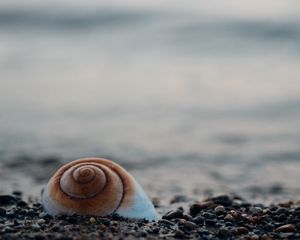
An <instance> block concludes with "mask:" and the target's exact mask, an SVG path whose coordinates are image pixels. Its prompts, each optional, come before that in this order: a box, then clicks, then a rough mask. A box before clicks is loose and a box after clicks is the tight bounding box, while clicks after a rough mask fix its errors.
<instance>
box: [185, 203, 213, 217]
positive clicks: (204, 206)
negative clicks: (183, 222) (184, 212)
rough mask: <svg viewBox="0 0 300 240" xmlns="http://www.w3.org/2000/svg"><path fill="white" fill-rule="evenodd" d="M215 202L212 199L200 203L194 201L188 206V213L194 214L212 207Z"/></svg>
mask: <svg viewBox="0 0 300 240" xmlns="http://www.w3.org/2000/svg"><path fill="white" fill-rule="evenodd" d="M215 206H216V204H215V203H214V202H213V201H205V202H201V203H195V204H193V205H192V206H191V207H190V214H191V215H192V216H196V215H197V214H198V213H200V212H201V211H202V210H205V209H209V208H214V207H215Z"/></svg>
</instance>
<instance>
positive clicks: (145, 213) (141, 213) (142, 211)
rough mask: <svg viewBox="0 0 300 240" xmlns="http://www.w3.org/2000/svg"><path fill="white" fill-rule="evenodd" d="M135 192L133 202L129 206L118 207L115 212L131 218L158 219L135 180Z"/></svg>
mask: <svg viewBox="0 0 300 240" xmlns="http://www.w3.org/2000/svg"><path fill="white" fill-rule="evenodd" d="M135 188H136V194H135V196H134V202H133V204H132V206H130V208H125V209H123V208H119V209H117V211H116V213H118V214H119V215H120V216H123V217H126V218H131V219H146V220H148V221H157V220H159V218H160V217H159V215H158V214H157V212H156V210H155V208H154V206H153V204H152V202H151V201H150V199H149V198H148V196H147V195H146V194H145V192H144V190H143V189H142V187H141V186H140V185H139V184H138V183H137V182H135Z"/></svg>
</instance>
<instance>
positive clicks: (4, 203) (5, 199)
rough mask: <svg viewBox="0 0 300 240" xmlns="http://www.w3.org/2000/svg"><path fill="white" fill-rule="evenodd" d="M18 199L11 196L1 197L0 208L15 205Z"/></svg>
mask: <svg viewBox="0 0 300 240" xmlns="http://www.w3.org/2000/svg"><path fill="white" fill-rule="evenodd" d="M16 202H17V199H16V198H15V197H13V196H11V195H0V206H7V205H13V204H15V203H16Z"/></svg>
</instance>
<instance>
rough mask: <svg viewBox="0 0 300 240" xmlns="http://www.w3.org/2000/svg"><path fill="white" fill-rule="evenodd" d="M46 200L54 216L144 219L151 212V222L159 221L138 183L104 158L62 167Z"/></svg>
mask: <svg viewBox="0 0 300 240" xmlns="http://www.w3.org/2000/svg"><path fill="white" fill-rule="evenodd" d="M42 198H43V203H44V207H45V209H46V211H47V212H48V213H50V214H51V215H58V214H74V213H76V214H80V215H97V216H104V215H108V214H111V213H114V212H117V213H120V215H124V216H125V217H131V216H132V217H135V216H137V218H143V216H144V215H145V216H146V215H147V214H148V215H149V213H148V212H151V214H152V215H153V217H151V218H149V219H151V220H152V219H156V212H155V210H154V208H153V205H152V203H151V202H150V200H149V199H148V197H147V196H146V195H145V193H144V191H143V190H142V188H141V187H140V186H139V184H138V183H137V182H136V181H135V179H134V178H133V177H132V176H131V175H130V174H129V173H128V172H127V171H126V170H125V169H123V168H122V167H121V166H120V165H118V164H116V163H114V162H112V161H110V160H107V159H103V158H84V159H79V160H75V161H72V162H70V163H68V164H66V165H64V166H62V167H61V168H60V169H59V170H58V171H57V172H56V173H55V174H54V175H53V177H52V178H51V179H50V180H49V182H48V185H47V186H46V189H45V191H44V193H43V197H42ZM143 212H144V213H143ZM140 215H141V217H139V216H140ZM145 218H147V216H146V217H145Z"/></svg>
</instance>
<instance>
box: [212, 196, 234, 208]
mask: <svg viewBox="0 0 300 240" xmlns="http://www.w3.org/2000/svg"><path fill="white" fill-rule="evenodd" d="M211 200H212V201H213V202H214V203H216V204H220V205H223V206H230V205H231V204H232V201H233V200H232V199H231V197H230V196H228V195H226V194H221V195H218V196H214V197H212V198H211Z"/></svg>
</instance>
